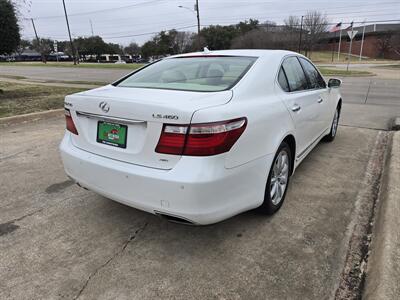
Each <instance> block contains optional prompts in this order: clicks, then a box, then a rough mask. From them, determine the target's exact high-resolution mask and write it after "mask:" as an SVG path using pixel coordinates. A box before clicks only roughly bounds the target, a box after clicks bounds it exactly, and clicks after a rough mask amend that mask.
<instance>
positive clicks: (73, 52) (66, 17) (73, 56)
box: [62, 0, 76, 65]
mask: <svg viewBox="0 0 400 300" xmlns="http://www.w3.org/2000/svg"><path fill="white" fill-rule="evenodd" d="M62 2H63V6H64V14H65V21H67V28H68V35H69V41H70V43H71V51H72V58H73V60H74V65H76V56H75V47H74V43H73V42H72V38H71V31H70V29H69V22H68V15H67V9H66V8H65V1H64V0H62Z"/></svg>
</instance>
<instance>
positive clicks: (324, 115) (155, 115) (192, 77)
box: [60, 50, 342, 224]
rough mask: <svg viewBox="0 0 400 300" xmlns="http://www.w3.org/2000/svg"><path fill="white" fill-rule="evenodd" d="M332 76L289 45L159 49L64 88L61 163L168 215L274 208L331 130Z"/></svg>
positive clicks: (105, 191) (115, 195) (97, 185)
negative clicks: (137, 62) (96, 81)
mask: <svg viewBox="0 0 400 300" xmlns="http://www.w3.org/2000/svg"><path fill="white" fill-rule="evenodd" d="M340 84H341V81H340V80H339V79H330V80H329V82H328V83H326V82H325V80H324V79H323V77H322V76H321V74H320V73H319V71H318V70H317V68H316V67H315V66H314V65H313V64H312V63H311V62H310V61H309V60H308V59H307V58H306V57H304V56H302V55H299V54H297V53H294V52H290V51H277V50H227V51H204V52H198V53H190V54H184V55H177V56H172V57H168V58H165V59H162V60H160V61H157V62H155V63H151V64H149V65H146V66H145V67H143V68H141V69H139V70H137V71H134V72H132V73H131V74H129V75H127V76H126V77H124V78H122V79H120V80H118V81H116V82H114V83H113V84H110V85H107V86H104V87H101V88H97V89H94V90H90V91H86V92H81V93H77V94H73V95H70V96H67V97H66V98H65V115H66V123H67V125H66V127H67V130H66V132H65V136H64V138H63V140H62V142H61V145H60V151H61V156H62V160H63V163H64V167H65V171H66V173H67V175H68V176H69V177H71V178H72V179H73V180H74V181H76V182H77V183H78V185H80V186H82V187H84V188H87V189H90V190H92V191H95V192H96V193H99V194H101V195H104V196H105V197H108V198H110V199H113V200H115V201H118V202H121V203H124V204H126V205H129V206H132V207H135V208H138V209H140V210H144V211H147V212H150V213H152V214H157V215H159V216H162V217H165V218H167V219H168V220H171V221H175V222H181V223H186V224H210V223H215V222H218V221H221V220H224V219H226V218H229V217H231V216H233V215H236V214H238V213H240V212H244V211H247V210H250V209H254V208H258V209H259V211H261V212H262V213H265V214H273V213H275V212H276V211H277V210H278V209H279V208H280V207H281V206H282V203H283V201H284V199H285V195H286V192H287V188H288V185H289V179H290V176H291V175H292V174H293V172H294V170H295V169H296V167H297V166H298V165H299V163H300V162H301V161H302V160H303V159H304V157H305V156H306V155H307V154H308V153H309V152H310V151H311V150H312V149H313V147H314V146H315V145H316V144H317V143H318V142H319V141H320V140H321V139H325V140H326V141H332V140H333V139H334V138H335V135H336V131H337V128H338V121H339V116H340V109H341V105H342V99H341V95H340V92H339V89H338V87H339V86H340Z"/></svg>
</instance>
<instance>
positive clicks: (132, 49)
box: [124, 42, 140, 56]
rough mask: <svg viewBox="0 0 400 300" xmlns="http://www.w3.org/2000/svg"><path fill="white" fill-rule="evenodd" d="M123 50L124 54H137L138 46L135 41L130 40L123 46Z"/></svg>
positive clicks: (138, 51)
mask: <svg viewBox="0 0 400 300" xmlns="http://www.w3.org/2000/svg"><path fill="white" fill-rule="evenodd" d="M124 51H125V53H126V54H129V55H132V56H137V55H139V53H140V46H139V45H138V44H137V43H135V42H132V43H130V44H129V45H128V46H126V47H125V48H124Z"/></svg>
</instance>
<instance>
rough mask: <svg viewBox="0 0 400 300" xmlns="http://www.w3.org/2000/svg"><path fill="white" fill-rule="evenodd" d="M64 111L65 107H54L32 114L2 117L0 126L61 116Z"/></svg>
mask: <svg viewBox="0 0 400 300" xmlns="http://www.w3.org/2000/svg"><path fill="white" fill-rule="evenodd" d="M63 113H64V108H60V109H52V110H46V111H41V112H35V113H30V114H24V115H17V116H12V117H5V118H0V126H1V127H5V126H8V125H14V124H19V123H26V122H33V121H37V120H42V119H47V118H53V117H58V116H61V115H62V114H63Z"/></svg>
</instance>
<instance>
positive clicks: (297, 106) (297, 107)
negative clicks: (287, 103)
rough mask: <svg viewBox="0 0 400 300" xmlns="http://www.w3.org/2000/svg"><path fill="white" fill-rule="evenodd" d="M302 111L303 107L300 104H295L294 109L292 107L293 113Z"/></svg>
mask: <svg viewBox="0 0 400 300" xmlns="http://www.w3.org/2000/svg"><path fill="white" fill-rule="evenodd" d="M300 109H301V107H300V105H298V104H295V105H293V107H292V111H294V112H296V111H299V110H300Z"/></svg>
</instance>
